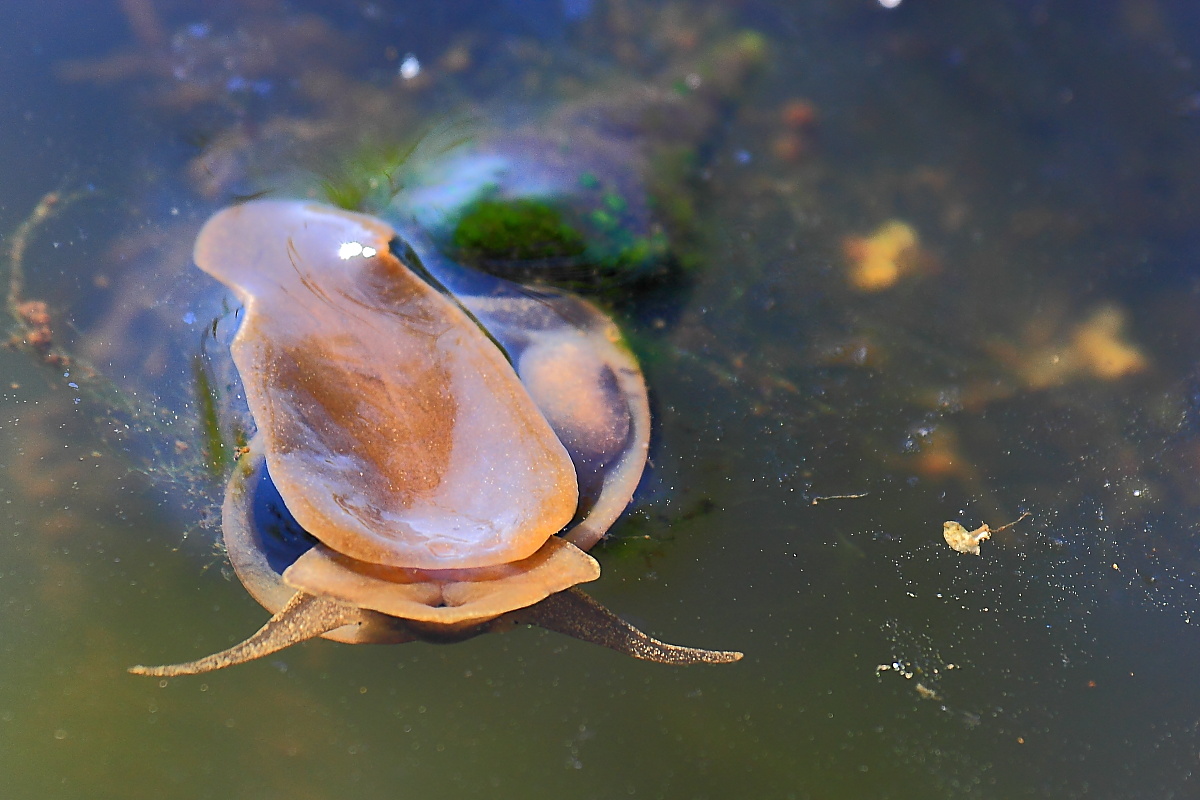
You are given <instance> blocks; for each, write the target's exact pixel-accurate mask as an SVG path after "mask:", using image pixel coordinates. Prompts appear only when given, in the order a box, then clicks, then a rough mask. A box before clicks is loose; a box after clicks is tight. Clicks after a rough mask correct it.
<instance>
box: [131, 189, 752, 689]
mask: <svg viewBox="0 0 1200 800" xmlns="http://www.w3.org/2000/svg"><path fill="white" fill-rule="evenodd" d="M399 241H400V240H398V239H397V234H396V231H395V230H394V229H393V228H392V227H391V226H389V225H388V224H386V223H384V222H382V221H381V220H378V219H376V218H373V217H369V216H364V215H361V214H354V213H350V212H346V211H340V210H337V209H333V208H329V207H325V206H320V205H315V204H310V203H302V202H295V201H274V200H269V201H255V202H250V203H246V204H243V205H239V206H234V207H232V208H228V209H226V210H224V211H221V212H220V213H218V214H217V215H215V216H214V217H213V218H212V219H211V220H210V221H209V222H208V223H207V224H206V225H205V227H204V229H203V230H202V231H201V233H200V235H199V237H198V238H197V241H196V248H195V260H196V263H197V265H199V266H200V268H201V269H203V270H204V271H206V272H208V273H209V274H211V275H213V276H214V277H216V278H217V279H218V280H220V281H222V282H223V283H225V284H226V285H228V286H229V287H230V288H231V289H232V290H233V291H234V292H235V293H236V294H237V295H238V297H239V298H240V299H241V301H242V302H243V303H244V305H245V315H244V320H243V322H242V326H241V329H240V330H239V332H238V334H237V336H236V337H235V339H234V342H233V345H232V347H231V352H232V355H233V360H234V363H235V365H236V366H237V369H238V373H239V374H240V376H241V379H242V382H243V385H244V388H245V392H246V399H247V402H248V405H249V408H250V412H251V414H252V416H253V418H254V421H255V424H256V426H257V429H258V431H257V434H256V435H255V437H254V439H253V440H252V442H251V444H250V451H249V453H248V454H246V455H245V456H244V457H243V458H242V459H241V460H240V461H239V462H238V464H237V466H236V468H235V471H234V474H233V476H232V477H231V478H230V481H229V484H228V487H227V489H226V494H225V502H224V505H223V509H222V515H223V527H224V537H225V544H226V547H227V549H228V552H229V557H230V560H231V562H232V563H233V566H234V569H235V571H236V572H237V575H238V577H239V578H240V579H241V581H242V583H243V584H245V586H246V588H247V589H248V590H249V591H250V593H251V594H253V595H254V597H255V598H256V599H257V600H258V601H259V602H260V603H262V605H263V606H264V607H266V608H267V610H269V611H271V612H272V613H273V615H274V616H272V617H271V619H270V620H269V621H268V622H267V624H266V625H265V626H263V628H262V629H261V630H259V631H258V632H257V633H255V634H254V635H253V636H251V637H250V638H248V639H247V640H246V641H244V642H242V643H241V644H238V645H236V646H234V647H232V648H230V649H228V650H225V651H222V652H220V653H216V654H214V655H211V656H208V657H206V658H202V659H199V660H196V661H192V662H189V663H185V664H176V665H171V666H159V667H144V666H138V667H133V668H132V669H131V671H132V672H135V673H137V674H144V675H163V676H170V675H184V674H193V673H199V672H206V671H209V670H214V669H220V668H222V667H226V666H231V665H233V664H238V663H242V662H244V661H249V660H252V659H255V658H260V657H262V656H265V655H268V654H270V653H273V652H276V651H278V650H280V649H282V648H284V647H288V646H289V645H292V644H295V643H298V642H302V641H305V640H307V639H311V638H314V637H317V636H323V637H324V638H327V639H333V640H335V641H341V642H351V643H368V642H377V643H398V642H407V641H413V640H424V641H435V642H444V641H456V640H459V639H464V638H469V637H471V636H475V635H478V634H480V633H485V632H489V631H497V630H503V629H507V628H511V627H513V626H515V625H519V624H533V625H538V626H541V627H544V628H548V629H550V630H554V631H558V632H560V633H564V634H567V635H569V636H573V637H576V638H579V639H583V640H585V641H590V642H594V643H596V644H600V645H603V646H606V647H610V648H613V649H615V650H619V651H621V652H624V653H627V654H629V655H632V656H634V657H636V658H642V659H647V660H650V661H658V662H662V663H669V664H695V663H727V662H731V661H736V660H738V659H740V658H741V657H742V656H741V653H736V652H725V651H712V650H701V649H695V648H688V647H678V646H675V645H669V644H665V643H663V642H660V641H658V640H656V639H654V638H652V637H650V636H647V635H646V634H644V633H642V632H641V631H639V630H637V629H636V628H634V627H633V626H631V625H629V624H628V623H626V622H624V621H623V620H621V619H620V618H619V617H617V616H616V615H614V614H613V613H612V612H610V611H608V610H607V609H605V608H604V607H603V606H601V605H600V604H599V603H597V602H596V601H594V600H592V599H591V598H589V597H588V596H587V595H585V594H583V593H582V592H581V591H579V590H578V589H577V588H575V587H576V586H577V584H580V583H584V582H587V581H591V580H595V579H596V578H597V577H599V575H600V567H599V565H598V564H597V563H596V561H595V559H593V558H592V557H591V556H589V555H588V554H587V552H586V551H587V550H588V549H589V548H591V547H592V546H593V545H594V544H595V543H596V542H597V541H599V540H600V538H601V537H603V536H604V534H605V532H606V531H607V530H608V528H609V526H611V525H612V523H613V522H614V521H615V520H616V518H617V517H618V516H619V515H620V514H621V512H622V511H623V510H624V508H625V506H626V505H627V504H628V503H629V500H630V497H631V496H632V494H633V491H634V488H635V487H636V486H637V483H638V480H639V479H640V476H641V473H642V469H643V467H644V465H645V461H646V453H647V444H648V440H649V428H650V418H649V408H648V404H647V400H646V388H645V384H644V381H643V378H642V374H641V370H640V369H639V368H638V365H637V362H636V360H635V359H634V358H633V356H632V354H631V353H630V352H629V351H628V350H627V349H626V347H625V346H624V344H623V342H622V340H621V337H620V333H619V331H618V330H617V328H616V326H615V325H614V324H613V322H612V321H611V320H609V319H608V318H607V317H606V316H605V315H604V314H602V313H601V312H600V311H599V310H597V309H596V308H595V307H593V306H592V305H590V304H588V303H587V302H585V301H583V300H581V299H579V298H577V297H574V296H572V295H568V294H565V293H560V292H555V291H544V290H527V289H524V288H523V287H519V286H517V285H515V284H510V283H507V282H505V281H500V280H497V279H494V278H490V277H486V276H482V275H475V274H473V273H468V272H465V271H462V270H460V269H455V268H454V267H453V266H452V265H439V264H436V263H430V259H432V258H434V256H432V255H430V256H429V258H427V259H425V260H422V259H421V258H419V257H418V256H417V255H416V253H415V252H413V251H412V250H411V248H407V247H404V246H402V245H398V244H395V243H396V242H399ZM394 250H397V251H399V252H393V251H394ZM418 273H420V274H418Z"/></svg>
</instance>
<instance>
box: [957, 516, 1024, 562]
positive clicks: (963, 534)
mask: <svg viewBox="0 0 1200 800" xmlns="http://www.w3.org/2000/svg"><path fill="white" fill-rule="evenodd" d="M1028 516H1029V512H1028V511H1026V512H1025V513H1024V514H1022V515H1021V516H1019V517H1017V518H1016V519H1014V520H1013V521H1012V522H1010V523H1008V524H1007V525H1001V526H1000V527H999V528H991V527H989V526H988V524H987V523H986V522H985V523H983V524H982V525H980V526H979V527H978V528H976V529H975V530H973V531H969V530H967V529H966V527H965V526H963V525H962V524H961V523H958V522H955V521H953V520H947V521H946V522H943V523H942V537H943V538H944V539H945V540H946V544H948V545H950V546H951V547H952V548H954V549H955V550H957V551H958V552H960V553H967V554H970V555H973V556H977V555H979V544H980V542H983V541H985V540H987V539H990V538H992V534H993V533H996V532H998V531H1002V530H1004V529H1006V528H1011V527H1012V526H1013V525H1016V524H1017V523H1018V522H1020V521H1021V520H1023V519H1025V518H1026V517H1028Z"/></svg>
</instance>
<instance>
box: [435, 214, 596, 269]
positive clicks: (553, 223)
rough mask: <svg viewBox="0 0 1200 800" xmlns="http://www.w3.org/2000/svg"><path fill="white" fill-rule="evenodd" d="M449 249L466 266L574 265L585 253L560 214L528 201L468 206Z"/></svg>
mask: <svg viewBox="0 0 1200 800" xmlns="http://www.w3.org/2000/svg"><path fill="white" fill-rule="evenodd" d="M451 244H452V245H453V247H454V253H455V255H456V256H457V257H458V258H460V259H462V260H463V261H465V262H467V263H486V262H495V261H501V262H514V261H538V260H547V259H564V258H566V259H574V258H577V257H579V256H581V255H583V253H584V251H585V250H586V249H587V243H586V242H585V241H584V238H583V235H582V234H581V233H580V232H579V230H578V229H577V228H576V227H575V226H574V225H572V224H570V223H569V222H568V221H567V220H566V219H565V217H564V214H563V213H562V211H560V210H559V209H557V208H555V207H554V206H553V205H552V204H550V203H547V202H545V201H542V200H528V199H514V200H495V199H484V200H479V201H476V202H475V203H472V204H471V205H470V206H468V207H467V209H466V210H465V211H464V212H463V215H462V217H461V218H460V219H459V221H458V225H457V226H455V228H454V234H453V236H452V239H451Z"/></svg>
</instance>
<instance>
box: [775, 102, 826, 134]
mask: <svg viewBox="0 0 1200 800" xmlns="http://www.w3.org/2000/svg"><path fill="white" fill-rule="evenodd" d="M779 118H780V119H781V120H782V121H783V124H784V125H786V126H788V127H789V128H794V129H801V128H809V127H812V125H813V124H815V123H816V121H817V107H816V106H814V105H813V104H812V103H811V102H810V101H808V100H803V99H801V98H795V99H792V100H788V101H787V102H786V103H784V104H783V107H782V108H781V109H780V110H779Z"/></svg>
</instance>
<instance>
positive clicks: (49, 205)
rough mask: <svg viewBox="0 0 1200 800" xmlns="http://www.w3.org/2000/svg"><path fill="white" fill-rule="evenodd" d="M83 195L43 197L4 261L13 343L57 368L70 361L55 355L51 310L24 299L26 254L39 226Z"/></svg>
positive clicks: (15, 236)
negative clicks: (14, 327)
mask: <svg viewBox="0 0 1200 800" xmlns="http://www.w3.org/2000/svg"><path fill="white" fill-rule="evenodd" d="M83 194H84V193H83V192H82V191H80V192H72V193H71V194H68V195H63V194H62V193H61V192H57V191H53V192H47V193H46V194H44V195H43V196H42V199H41V200H39V201H38V204H37V205H36V206H34V208H33V211H32V212H30V214H29V216H28V217H26V218H25V221H24V222H22V223H21V224H20V225H18V226H17V229H16V230H15V231H13V234H12V244H11V245H10V246H9V248H8V257H7V259H5V260H6V261H7V262H8V292H7V293H6V295H5V309H6V310H7V311H8V313H9V315H10V316H11V317H12V318H13V320H14V321H15V322H16V324H17V328H16V330H15V331H13V336H12V339H11V344H14V345H19V344H25V345H27V346H29V347H30V348H31V349H33V350H34V351H35V352H36V353H37V354H38V355H40V356H41V357H42V360H43V361H45V362H46V363H49V364H53V365H56V366H62V365H63V364H66V363H67V362H68V361H69V359H68V358H67V356H65V355H63V354H61V353H55V352H52V348H53V345H54V331H53V328H52V327H51V325H50V321H51V319H50V310H49V307H48V306H47V305H46V302H45V301H44V300H28V299H26V298H25V251H26V250H28V249H29V242H30V240H31V239H32V238H33V235H34V233H35V232H36V231H37V229H38V227H39V226H41V225H42V224H43V223H45V222H46V221H47V220H49V219H50V218H51V217H53V216H54V215H55V214H56V213H58V212H59V211H61V210H62V209H63V208H65V207H66V206H67V205H68V204H69V203H72V202H74V201H75V200H78V199H79V198H80V197H82V196H83Z"/></svg>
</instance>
